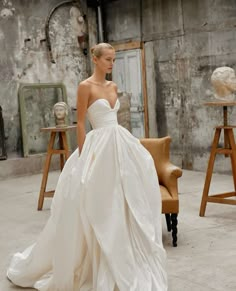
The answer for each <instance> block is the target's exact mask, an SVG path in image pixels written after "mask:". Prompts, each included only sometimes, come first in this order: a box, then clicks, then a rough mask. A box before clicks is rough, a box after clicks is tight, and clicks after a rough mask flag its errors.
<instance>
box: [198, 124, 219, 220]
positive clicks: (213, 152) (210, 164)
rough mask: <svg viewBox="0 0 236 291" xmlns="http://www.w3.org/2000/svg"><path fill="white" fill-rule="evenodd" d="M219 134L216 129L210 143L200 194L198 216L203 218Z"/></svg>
mask: <svg viewBox="0 0 236 291" xmlns="http://www.w3.org/2000/svg"><path fill="white" fill-rule="evenodd" d="M220 134H221V128H216V130H215V135H214V139H213V142H212V148H211V154H210V158H209V162H208V167H207V174H206V179H205V184H204V189H203V194H202V202H201V207H200V212H199V215H200V216H204V215H205V211H206V204H207V197H208V193H209V188H210V183H211V177H212V172H213V167H214V162H215V157H216V149H217V146H218V143H219V139H220Z"/></svg>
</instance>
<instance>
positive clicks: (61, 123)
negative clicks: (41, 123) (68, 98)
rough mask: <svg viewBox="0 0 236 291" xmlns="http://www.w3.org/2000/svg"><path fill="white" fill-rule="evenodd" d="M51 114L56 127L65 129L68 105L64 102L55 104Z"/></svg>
mask: <svg viewBox="0 0 236 291" xmlns="http://www.w3.org/2000/svg"><path fill="white" fill-rule="evenodd" d="M53 114H54V117H55V121H56V127H65V126H66V123H65V118H66V116H67V115H68V105H67V104H66V103H65V102H57V103H56V104H54V106H53Z"/></svg>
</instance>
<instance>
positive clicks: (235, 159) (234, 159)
mask: <svg viewBox="0 0 236 291" xmlns="http://www.w3.org/2000/svg"><path fill="white" fill-rule="evenodd" d="M227 136H228V140H229V145H230V148H231V149H232V153H231V155H230V159H231V167H232V174H233V180H234V190H235V191H236V145H235V140H234V133H233V129H232V128H231V129H228V130H227Z"/></svg>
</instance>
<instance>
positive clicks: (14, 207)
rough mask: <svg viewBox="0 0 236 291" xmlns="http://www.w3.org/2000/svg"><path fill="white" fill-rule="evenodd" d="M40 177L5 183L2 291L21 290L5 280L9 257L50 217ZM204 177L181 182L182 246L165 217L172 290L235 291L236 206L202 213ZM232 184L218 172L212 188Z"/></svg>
mask: <svg viewBox="0 0 236 291" xmlns="http://www.w3.org/2000/svg"><path fill="white" fill-rule="evenodd" d="M41 177H42V176H41V174H39V175H32V176H25V177H21V178H14V179H8V180H2V181H0V201H1V203H0V226H1V240H0V258H1V260H0V291H8V290H22V288H17V287H14V286H12V285H11V283H10V282H8V280H7V279H6V278H5V273H6V268H7V266H8V263H9V260H10V257H11V256H12V254H13V253H14V252H16V251H18V250H23V249H24V248H25V247H26V246H28V245H29V244H31V243H32V242H34V240H35V239H36V238H37V236H38V233H39V232H40V230H41V229H42V228H43V226H44V224H45V222H46V220H47V219H48V216H49V208H50V203H51V199H50V198H47V199H46V200H45V205H44V209H43V211H41V212H40V211H37V210H36V209H37V199H38V191H39V188H40V182H41ZM204 178H205V174H204V173H201V172H192V171H184V174H183V177H182V178H180V180H179V192H180V196H179V199H180V214H179V228H178V231H179V233H178V247H177V248H173V247H172V245H171V236H170V234H169V233H167V231H166V226H165V220H164V216H163V241H164V246H165V248H166V250H167V255H168V275H169V289H168V291H190V290H191V291H235V290H236V275H235V271H236V207H235V206H229V205H220V204H213V203H208V205H207V210H206V216H205V217H204V218H202V217H199V216H198V213H199V207H200V200H201V193H202V189H203V184H204ZM57 179H58V172H51V173H50V176H49V183H48V185H49V186H51V188H54V186H55V185H56V182H57ZM232 187H233V183H232V177H231V176H229V175H220V174H215V175H214V177H213V180H212V187H211V189H210V191H211V193H213V192H214V193H219V192H224V191H227V190H232V189H233V188H232ZM48 188H50V187H48ZM27 290H32V289H27ZM65 291H68V290H65ZM127 291H128V290H127ZM143 291H145V290H143Z"/></svg>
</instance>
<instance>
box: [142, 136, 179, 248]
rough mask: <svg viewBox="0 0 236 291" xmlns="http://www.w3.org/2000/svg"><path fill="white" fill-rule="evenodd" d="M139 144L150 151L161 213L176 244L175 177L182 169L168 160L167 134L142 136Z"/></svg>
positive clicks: (169, 139) (176, 196) (177, 199)
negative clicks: (154, 169) (154, 168)
mask: <svg viewBox="0 0 236 291" xmlns="http://www.w3.org/2000/svg"><path fill="white" fill-rule="evenodd" d="M140 142H141V144H142V145H143V146H144V147H145V148H146V149H147V150H148V151H149V152H150V154H151V155H152V158H153V160H154V163H155V167H156V171H157V175H158V178H159V184H160V190H161V197H162V213H163V214H165V216H166V223H167V230H168V231H172V239H173V246H174V247H176V246H177V224H178V220H177V216H178V213H179V196H178V182H177V179H178V178H179V177H181V176H182V170H181V169H180V168H178V167H176V166H175V165H173V164H172V163H171V162H170V142H171V138H170V137H169V136H166V137H163V138H143V139H140Z"/></svg>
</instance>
